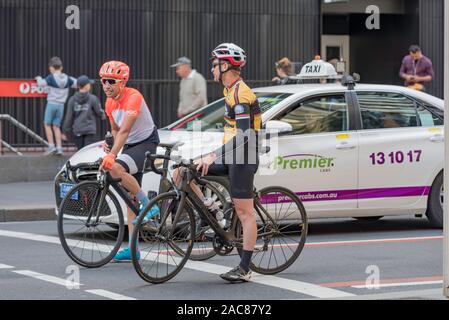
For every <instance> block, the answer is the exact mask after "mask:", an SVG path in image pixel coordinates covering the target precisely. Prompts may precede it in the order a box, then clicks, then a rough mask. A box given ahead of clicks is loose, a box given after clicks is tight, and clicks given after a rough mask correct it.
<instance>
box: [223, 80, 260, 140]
mask: <svg viewBox="0 0 449 320" xmlns="http://www.w3.org/2000/svg"><path fill="white" fill-rule="evenodd" d="M223 94H224V96H225V102H226V111H225V115H224V119H225V126H224V138H223V143H224V144H225V143H227V142H228V141H229V140H231V139H232V138H233V137H234V136H235V135H236V133H237V128H238V127H239V128H238V129H241V130H243V131H246V130H247V129H254V130H255V131H259V130H260V128H261V117H260V108H259V102H258V101H257V97H256V95H255V94H254V93H253V91H252V90H251V89H250V87H248V86H247V85H246V83H244V82H243V81H242V79H240V78H239V79H237V81H236V82H235V83H233V84H232V85H231V86H230V87H229V88H227V87H225V88H224V90H223ZM240 120H244V121H243V122H242V121H240ZM245 120H249V121H245ZM238 122H239V123H242V126H240V125H238V124H239V123H238ZM246 122H248V123H249V126H248V128H247V124H246Z"/></svg>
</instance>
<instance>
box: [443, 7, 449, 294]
mask: <svg viewBox="0 0 449 320" xmlns="http://www.w3.org/2000/svg"><path fill="white" fill-rule="evenodd" d="M448 30H449V1H447V0H445V1H444V57H445V59H443V60H444V110H445V112H444V113H446V111H447V112H448V114H445V117H444V167H445V168H444V205H443V229H444V243H443V285H444V286H443V293H444V295H445V296H446V298H449V166H448V164H449V62H448V59H447V57H449V31H448Z"/></svg>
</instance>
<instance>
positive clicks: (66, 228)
mask: <svg viewBox="0 0 449 320" xmlns="http://www.w3.org/2000/svg"><path fill="white" fill-rule="evenodd" d="M181 145H182V143H179V142H173V143H161V144H159V146H160V147H162V148H165V156H166V157H170V155H171V153H172V151H174V150H177V148H178V147H180V146H181ZM100 165H101V159H99V160H97V161H95V162H89V163H79V164H77V165H71V164H70V162H69V161H68V162H67V164H66V167H67V170H70V171H73V172H75V173H76V172H77V171H78V170H86V168H88V169H89V170H98V173H97V177H96V179H95V180H88V181H83V182H81V183H78V184H77V185H75V186H74V187H73V188H72V189H71V190H70V191H69V192H68V193H67V195H66V196H65V197H64V199H63V201H62V202H61V205H60V206H59V209H58V219H57V225H58V235H59V239H60V241H61V245H62V247H63V249H64V251H65V252H66V253H67V255H68V256H69V257H70V258H71V259H72V260H73V261H74V262H76V263H77V264H79V265H81V266H84V267H88V268H98V267H101V266H103V265H105V264H107V263H108V262H110V261H111V260H112V259H113V258H114V256H115V254H116V253H117V251H118V250H119V249H120V246H121V244H122V242H123V238H124V235H125V229H126V228H125V224H124V216H123V211H122V208H121V206H120V203H119V201H118V199H117V197H120V198H122V199H123V201H124V202H125V204H126V205H127V206H128V207H129V208H130V209H131V210H132V211H133V212H134V213H135V214H136V215H138V214H139V207H138V205H137V203H136V202H135V201H134V199H133V197H131V196H130V194H129V193H128V191H127V190H126V189H125V188H124V187H123V186H122V185H121V183H120V179H114V178H112V177H111V175H110V174H109V172H107V171H104V170H99V168H100ZM168 165H169V161H168V160H164V161H163V163H162V166H161V167H160V168H157V166H156V165H154V163H152V169H153V170H154V171H155V172H157V173H158V174H160V175H161V180H160V184H159V193H164V192H166V191H168V190H171V189H172V188H173V184H172V182H171V180H170V179H168ZM147 172H150V170H148V169H146V170H145V173H147ZM74 176H76V174H75V175H74ZM220 190H221V191H220ZM223 190H224V188H223V186H221V185H220V180H219V179H215V180H214V179H213V178H212V179H211V180H210V181H206V183H205V184H204V185H203V186H202V191H203V192H204V193H205V194H207V195H208V196H209V197H210V198H212V199H213V200H214V201H215V202H216V203H217V206H219V207H220V208H223V205H224V204H225V203H226V199H225V198H224V196H223V192H222V191H223ZM224 194H225V193H224ZM152 195H153V196H154V192H153V194H152ZM151 208H152V207H147V208H146V211H145V213H146V212H148V210H150V209H151ZM143 215H144V216H145V214H143ZM111 217H113V219H114V220H111ZM159 218H160V217H159ZM143 232H145V230H143ZM196 237H197V239H198V240H199V238H202V239H203V241H197V242H196V246H197V248H195V250H194V252H193V253H192V254H191V255H190V259H192V260H204V259H207V258H209V257H211V253H210V252H209V251H206V252H204V251H205V250H204V249H203V247H205V248H206V247H208V245H207V241H205V237H204V235H203V234H202V233H201V232H196Z"/></svg>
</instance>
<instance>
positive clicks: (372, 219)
mask: <svg viewBox="0 0 449 320" xmlns="http://www.w3.org/2000/svg"><path fill="white" fill-rule="evenodd" d="M383 217H384V216H375V217H354V219H356V220H359V221H377V220H380V219H382V218H383Z"/></svg>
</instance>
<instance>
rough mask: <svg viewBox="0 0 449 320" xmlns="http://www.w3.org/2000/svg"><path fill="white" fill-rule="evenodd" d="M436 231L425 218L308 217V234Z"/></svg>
mask: <svg viewBox="0 0 449 320" xmlns="http://www.w3.org/2000/svg"><path fill="white" fill-rule="evenodd" d="M422 230H428V231H438V230H440V229H436V228H433V227H432V226H431V225H430V223H429V222H428V221H427V219H425V218H414V217H410V216H403V217H384V218H382V219H380V220H376V221H364V220H356V219H353V218H342V219H310V220H309V232H308V234H309V235H326V234H339V233H346V234H351V233H352V234H356V233H364V232H379V231H387V232H390V231H422ZM441 231H442V230H441Z"/></svg>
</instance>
